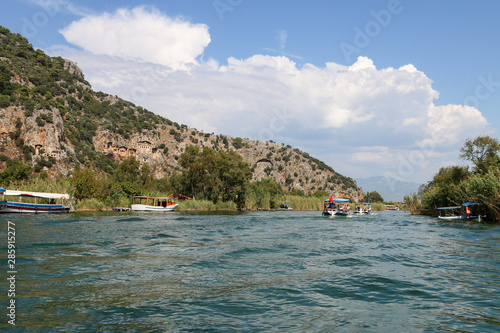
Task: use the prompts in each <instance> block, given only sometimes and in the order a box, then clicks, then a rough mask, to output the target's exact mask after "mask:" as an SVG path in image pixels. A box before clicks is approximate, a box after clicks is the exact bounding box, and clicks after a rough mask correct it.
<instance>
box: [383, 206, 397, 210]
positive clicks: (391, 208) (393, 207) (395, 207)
mask: <svg viewBox="0 0 500 333" xmlns="http://www.w3.org/2000/svg"><path fill="white" fill-rule="evenodd" d="M385 210H399V207H398V206H396V205H387V206H385Z"/></svg>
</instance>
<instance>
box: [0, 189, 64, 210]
mask: <svg viewBox="0 0 500 333" xmlns="http://www.w3.org/2000/svg"><path fill="white" fill-rule="evenodd" d="M0 194H1V195H2V201H0V213H34V214H38V213H67V212H70V211H74V209H73V206H72V205H71V201H69V200H70V196H69V194H59V193H44V192H30V191H15V190H6V189H4V188H0ZM6 197H7V198H6ZM9 197H15V198H19V199H18V200H17V201H14V200H7V199H10V198H9ZM66 200H67V202H68V203H67V204H66Z"/></svg>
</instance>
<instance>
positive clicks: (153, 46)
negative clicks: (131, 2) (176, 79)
mask: <svg viewBox="0 0 500 333" xmlns="http://www.w3.org/2000/svg"><path fill="white" fill-rule="evenodd" d="M60 32H61V34H63V36H64V37H65V38H66V40H67V41H68V42H70V43H72V44H74V45H77V46H79V47H81V48H82V49H84V50H85V51H88V52H91V53H94V54H102V55H108V56H118V57H122V58H125V59H132V60H138V61H142V62H151V63H155V64H161V65H164V66H168V67H171V68H173V69H186V68H188V67H189V66H190V65H197V64H198V61H197V60H196V58H197V57H198V56H200V55H201V54H202V53H203V50H204V49H205V47H206V46H207V45H208V44H209V43H210V34H209V32H208V27H207V26H206V25H205V24H193V23H190V22H188V21H185V20H183V19H181V18H175V19H173V18H170V17H168V16H165V15H164V14H162V13H161V12H159V11H158V10H156V9H148V8H146V7H136V8H134V9H131V10H129V9H118V10H117V11H116V12H115V13H113V14H110V13H103V14H100V15H88V16H85V17H83V18H81V19H80V20H78V21H75V22H73V23H71V24H70V25H69V26H67V27H66V28H64V29H62V30H61V31H60Z"/></svg>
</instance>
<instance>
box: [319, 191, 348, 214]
mask: <svg viewBox="0 0 500 333" xmlns="http://www.w3.org/2000/svg"><path fill="white" fill-rule="evenodd" d="M348 203H349V199H341V198H337V199H334V198H333V195H332V196H330V199H326V200H325V204H324V206H323V213H322V214H323V215H324V216H340V217H345V216H349V215H351V209H350V208H349V205H348Z"/></svg>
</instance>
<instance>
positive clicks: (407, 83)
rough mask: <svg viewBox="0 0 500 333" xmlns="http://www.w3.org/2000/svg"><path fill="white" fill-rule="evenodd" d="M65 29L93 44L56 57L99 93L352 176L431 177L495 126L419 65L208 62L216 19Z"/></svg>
mask: <svg viewBox="0 0 500 333" xmlns="http://www.w3.org/2000/svg"><path fill="white" fill-rule="evenodd" d="M108 21H109V22H108ZM145 21H150V22H149V24H146V22H145ZM142 24H145V25H146V26H141V25H142ZM127 25H128V27H127ZM107 27H110V31H108V32H107V34H108V35H106V36H104V37H103V38H102V40H101V41H97V40H96V39H99V38H97V37H96V35H97V34H98V31H99V30H103V29H105V28H107ZM121 29H124V30H121ZM103 31H105V30H103ZM153 31H156V32H157V33H153V34H152V32H153ZM63 32H64V33H65V36H66V38H67V39H68V40H74V41H75V43H76V44H77V45H80V46H82V47H83V48H84V50H85V51H84V52H81V51H77V50H75V49H71V48H67V47H66V48H58V49H57V50H56V49H53V50H52V52H51V53H52V54H54V53H56V54H55V55H62V56H63V57H67V58H70V59H72V60H76V61H77V62H78V64H79V65H80V66H81V67H82V69H83V70H84V73H85V75H86V78H87V80H88V81H89V82H91V84H93V86H94V89H96V90H102V91H104V92H107V93H111V94H116V95H118V96H120V97H123V98H124V99H127V100H131V101H133V102H134V103H136V104H138V105H142V106H144V107H146V108H148V109H149V110H151V111H153V112H155V113H157V114H160V115H162V116H165V117H167V118H169V119H171V120H173V121H176V122H179V123H184V124H187V125H189V126H192V127H195V128H198V129H200V130H204V131H207V132H216V133H223V134H228V135H232V136H240V137H248V138H251V139H259V140H269V139H271V140H273V141H276V142H280V143H281V142H283V143H285V144H291V145H293V146H294V147H299V148H300V149H302V150H304V151H307V152H309V153H310V154H311V155H313V156H315V157H317V158H319V159H321V160H323V161H325V162H326V163H328V164H330V165H331V166H332V167H333V168H334V169H336V170H337V171H339V172H341V173H343V174H345V175H348V176H353V177H356V176H359V177H368V176H374V175H383V174H384V173H387V172H389V173H391V174H392V175H397V176H398V177H399V178H404V179H405V180H408V181H409V180H416V179H422V178H424V179H425V178H427V179H430V178H431V177H432V172H435V171H437V170H438V169H439V165H440V163H441V160H443V159H444V158H446V159H447V160H449V159H451V158H453V156H455V155H456V156H458V154H457V144H459V143H460V142H461V141H463V139H465V138H466V137H468V136H473V135H476V134H478V133H481V132H483V133H484V132H485V131H486V130H487V129H488V123H487V121H486V119H485V118H484V117H483V116H482V115H481V112H479V110H477V109H475V108H473V107H469V106H463V105H442V106H438V105H435V101H436V100H437V99H438V98H439V93H438V92H437V91H436V90H434V89H433V88H432V80H431V79H430V78H428V77H427V76H426V75H425V73H423V72H421V71H419V70H418V69H417V68H415V66H413V65H412V64H408V65H405V66H402V67H400V68H398V69H394V68H392V67H390V68H383V69H377V68H376V66H375V64H374V63H373V61H372V60H371V59H369V58H366V57H359V58H358V60H357V61H356V62H355V63H354V64H353V65H351V66H343V65H340V64H336V63H333V62H331V63H327V64H325V66H324V67H317V66H314V65H312V64H305V65H303V66H301V67H298V66H297V64H296V63H295V62H294V61H292V60H291V59H290V58H289V57H287V56H284V55H283V56H268V55H254V56H252V57H249V58H247V59H236V58H232V57H231V58H229V59H228V60H227V64H226V65H223V66H221V65H219V63H217V62H216V61H214V60H212V59H211V60H209V61H207V62H199V61H197V60H196V58H197V56H198V55H199V54H201V53H202V52H203V49H204V47H205V46H206V45H208V43H209V42H210V36H209V34H208V28H207V27H206V26H204V25H194V24H191V23H189V22H185V21H182V20H179V19H176V20H174V19H170V18H168V17H166V16H165V15H162V14H161V13H159V12H157V11H154V10H153V11H147V10H145V9H144V8H143V7H140V8H136V9H133V10H120V11H118V12H117V13H115V14H103V15H100V16H91V17H86V18H84V19H82V20H80V21H77V22H75V23H73V24H71V25H70V26H69V27H67V28H66V29H64V30H63ZM77 34H78V35H80V36H77ZM166 36H168V38H166ZM164 37H165V38H164ZM282 37H283V40H285V39H286V37H285V35H282ZM108 39H109V40H108ZM163 39H165V41H166V42H165V43H163V44H162V43H161V40H163ZM111 40H116V42H115V43H114V44H112V43H111V42H110V41H111ZM135 40H139V41H138V42H134V41H135ZM127 43H130V45H131V46H127V45H125V46H124V47H123V48H122V47H121V45H122V44H127ZM118 45H120V46H118ZM157 48H158V49H157ZM99 54H105V56H100V55H99ZM146 62H149V63H146ZM187 67H189V69H190V70H189V71H184V70H183V69H185V68H187ZM359 147H362V148H359Z"/></svg>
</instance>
